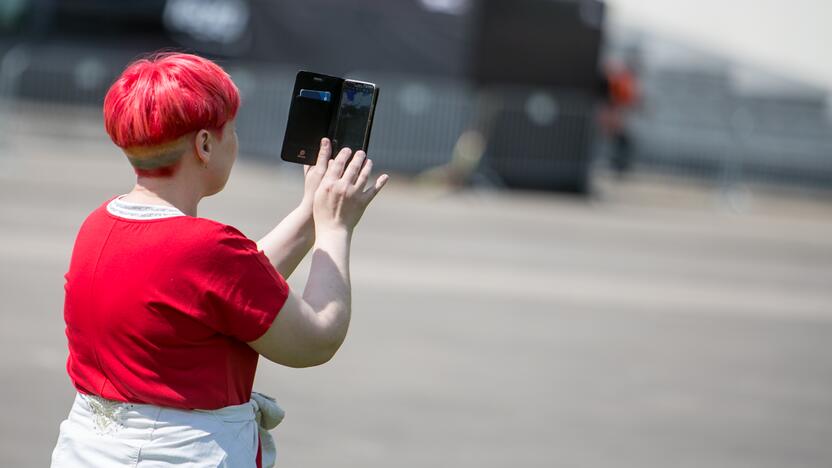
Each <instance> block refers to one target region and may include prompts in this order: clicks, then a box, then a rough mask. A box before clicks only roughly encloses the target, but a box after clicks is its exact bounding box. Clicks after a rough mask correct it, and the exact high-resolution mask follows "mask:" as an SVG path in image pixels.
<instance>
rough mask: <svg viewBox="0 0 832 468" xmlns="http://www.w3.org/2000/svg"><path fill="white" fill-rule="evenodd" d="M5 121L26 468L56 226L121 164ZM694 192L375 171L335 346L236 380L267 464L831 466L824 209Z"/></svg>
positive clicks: (96, 193)
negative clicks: (270, 420)
mask: <svg viewBox="0 0 832 468" xmlns="http://www.w3.org/2000/svg"><path fill="white" fill-rule="evenodd" d="M71 124H72V122H66V125H71ZM18 128H19V127H18ZM13 133H14V134H13V135H9V136H7V137H6V138H5V139H4V140H3V142H2V146H0V220H1V221H0V298H2V306H0V379H1V380H0V381H2V387H0V396H2V398H0V412H2V414H3V415H4V417H3V418H2V420H0V466H8V467H18V468H28V467H42V466H46V465H47V464H48V460H49V455H50V452H51V449H52V446H53V444H54V442H55V438H56V436H57V429H58V424H59V422H60V421H61V419H62V418H64V417H65V416H66V413H67V411H68V409H69V407H70V404H71V401H72V398H73V394H74V392H73V390H72V388H71V386H70V383H69V381H68V379H67V377H66V375H65V372H64V368H63V366H64V360H65V356H66V344H65V339H64V336H63V325H62V298H63V296H62V294H63V290H62V284H63V278H62V275H63V273H64V272H65V270H66V267H67V264H68V259H69V254H70V250H71V247H72V242H73V238H74V234H75V231H76V230H77V228H78V226H79V224H80V223H81V221H82V220H83V217H84V216H85V215H86V213H87V212H89V211H90V210H91V209H93V208H95V207H96V206H97V205H98V204H100V203H101V202H102V201H104V200H105V199H106V198H107V197H109V196H112V195H115V194H119V193H124V192H125V191H127V190H128V189H129V187H130V183H131V177H130V172H129V170H128V169H127V166H126V164H125V162H124V161H123V159H122V157H121V156H120V154H119V153H118V152H117V151H115V150H114V149H112V148H111V147H110V146H108V145H106V144H104V143H103V142H102V141H101V140H100V139H97V138H87V139H80V140H68V141H61V140H60V139H56V138H55V136H54V135H53V136H51V137H48V138H46V137H40V136H38V135H37V134H33V133H31V132H30V133H28V134H27V133H26V132H25V131H20V132H13ZM290 169H294V168H290ZM297 175H298V173H297V172H296V171H290V170H287V169H285V168H284V169H282V170H278V169H276V168H273V167H269V166H265V165H262V164H259V163H252V162H246V161H245V160H243V161H242V162H241V163H240V164H238V166H237V167H236V168H235V172H234V173H233V175H232V178H231V181H230V182H229V185H228V188H227V190H226V191H225V192H223V193H222V194H221V195H219V196H217V197H215V198H213V199H209V200H206V201H205V202H204V206H203V207H202V211H201V213H200V215H201V216H205V217H211V218H215V219H218V220H221V221H224V222H227V223H229V224H233V225H236V226H237V227H239V228H240V229H242V230H243V231H244V232H245V233H247V234H248V235H250V236H252V237H256V236H259V235H262V234H263V233H265V232H266V230H267V229H268V228H269V227H270V225H271V224H273V223H275V222H276V221H277V220H278V219H279V217H280V216H281V214H283V213H286V212H287V211H288V210H289V209H290V208H291V207H292V206H293V204H294V203H296V202H297V201H298V198H299V190H300V185H299V182H298V180H297ZM714 193H715V192H711V191H704V192H703V191H697V190H696V189H669V188H667V186H665V185H662V184H658V185H656V184H654V183H652V182H651V183H646V182H642V181H639V180H636V181H632V182H629V183H628V184H624V185H621V184H616V183H611V184H606V186H604V187H603V189H602V191H601V196H600V197H599V198H597V199H595V200H592V201H589V202H588V201H582V200H577V199H570V198H561V197H555V196H550V195H531V194H521V195H516V194H500V193H481V192H470V191H467V192H459V193H448V192H443V191H441V190H436V189H424V188H419V187H413V186H411V185H408V184H406V183H402V182H399V183H394V184H392V185H391V187H389V188H388V189H386V193H384V194H383V196H382V197H380V198H379V199H378V200H377V203H376V204H375V206H373V207H371V209H370V210H369V211H368V213H367V214H366V218H365V220H364V221H363V224H362V225H361V226H360V227H359V229H358V231H357V233H356V236H355V247H354V251H353V252H354V257H353V285H354V319H353V323H352V326H351V330H350V335H349V338H348V340H347V342H346V344H345V345H344V347H343V348H342V350H341V351H340V353H339V354H338V356H337V357H336V358H335V359H334V360H333V361H332V362H331V363H329V364H328V365H326V366H324V367H321V368H315V369H307V370H292V369H286V368H281V367H279V366H277V365H273V364H271V363H268V362H261V365H260V370H259V374H258V378H257V383H256V388H258V389H260V390H261V391H264V392H266V393H271V394H273V395H276V396H277V397H278V398H279V401H280V402H281V403H282V405H283V406H284V407H285V408H286V410H287V418H286V420H285V422H284V424H283V425H281V426H280V427H279V428H278V429H277V430H276V431H275V435H276V436H277V438H278V443H279V448H280V453H281V455H280V456H281V458H280V463H279V465H280V466H287V467H304V468H314V467H362V468H366V467H425V466H449V467H551V466H562V467H587V468H597V467H605V466H616V467H619V468H622V467H633V468H643V467H670V466H672V467H697V468H699V467H711V468H714V467H731V468H736V467H754V468H762V467H772V468H774V467H777V468H780V467H784V466H788V467H791V468H795V467H817V468H822V467H828V466H832V444H830V441H832V354H831V353H830V343H832V208H830V206H829V203H828V202H826V203H824V202H812V201H795V200H793V199H788V198H783V197H780V196H771V197H768V198H765V197H763V198H756V199H754V201H753V202H752V204H751V205H750V206H749V202H748V200H747V199H746V198H743V199H742V200H743V201H742V206H743V207H744V209H747V210H750V212H747V213H744V214H736V213H732V212H730V211H726V210H724V209H722V208H720V206H721V205H719V204H715V203H714V199H715V198H716V196H715V195H714ZM304 268H305V267H304ZM304 274H305V271H298V272H297V273H296V274H295V276H293V278H291V283H292V284H293V285H294V286H295V287H297V288H301V287H302V285H303V279H304Z"/></svg>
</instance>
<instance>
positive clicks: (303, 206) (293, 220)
mask: <svg viewBox="0 0 832 468" xmlns="http://www.w3.org/2000/svg"><path fill="white" fill-rule="evenodd" d="M331 153H332V149H331V147H330V142H329V139H327V138H324V139H323V140H321V149H320V151H319V153H318V162H319V164H316V165H315V166H304V177H305V181H304V190H303V200H301V202H300V205H298V207H297V208H295V209H294V210H292V212H291V213H289V215H288V216H286V217H285V218H283V221H281V222H280V224H278V225H277V226H275V227H274V229H272V230H271V231H270V232H269V233H268V234H266V235H265V236H263V238H262V239H260V240H259V241H257V248H258V249H259V250H262V251H263V253H264V254H266V257H267V258H268V259H269V262H271V264H272V265H274V267H275V269H276V270H277V271H279V272H280V274H281V275H282V276H283V277H284V278H288V277H289V276H291V275H292V273H293V272H294V271H295V268H297V267H298V264H300V262H301V260H303V257H305V256H306V254H307V253H308V252H309V249H310V248H312V245H313V243H314V242H315V223H314V221H313V218H312V204H313V200H314V197H315V190H317V189H318V186H319V185H320V184H321V180H322V179H323V176H324V174H325V173H326V163H327V161H328V160H329V158H330V155H331Z"/></svg>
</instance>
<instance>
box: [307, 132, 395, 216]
mask: <svg viewBox="0 0 832 468" xmlns="http://www.w3.org/2000/svg"><path fill="white" fill-rule="evenodd" d="M351 154H352V151H351V150H350V149H349V148H344V149H342V150H341V151H340V152H339V153H338V155H337V156H336V157H335V159H333V160H331V161H330V162H329V164H328V165H327V169H326V174H324V177H323V180H322V181H321V183H320V186H319V187H318V190H317V191H315V199H314V202H313V217H314V219H315V230H316V231H318V232H322V230H331V229H336V230H338V229H346V230H347V231H348V232H352V230H353V229H354V228H355V225H356V224H358V221H359V220H360V219H361V215H363V214H364V210H365V209H367V205H369V204H370V202H371V201H373V198H375V196H376V195H377V194H378V192H379V191H380V190H381V189H382V187H384V185H385V184H386V183H387V180H388V179H389V177H388V176H387V174H382V175H381V176H379V178H378V179H376V181H375V183H374V184H373V185H372V186H370V187H369V188H367V189H365V188H364V187H365V185H366V184H367V181H368V180H369V178H370V172H371V171H372V170H373V161H371V160H369V159H367V155H366V154H365V153H364V152H363V151H358V152H356V153H355V157H353V158H352V161H350V162H349V164H347V160H349V158H350V155H351Z"/></svg>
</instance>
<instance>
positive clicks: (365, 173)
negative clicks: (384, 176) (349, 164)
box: [355, 159, 373, 191]
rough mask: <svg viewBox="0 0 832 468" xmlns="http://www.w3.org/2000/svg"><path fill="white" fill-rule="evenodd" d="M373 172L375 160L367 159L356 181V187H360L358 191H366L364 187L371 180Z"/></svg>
mask: <svg viewBox="0 0 832 468" xmlns="http://www.w3.org/2000/svg"><path fill="white" fill-rule="evenodd" d="M371 172H373V160H372V159H367V162H365V163H364V167H362V168H361V172H359V173H358V178H356V179H355V186H356V187H358V190H362V191H363V190H364V186H365V185H367V181H368V180H369V179H370V173H371Z"/></svg>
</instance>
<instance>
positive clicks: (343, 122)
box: [335, 81, 375, 151]
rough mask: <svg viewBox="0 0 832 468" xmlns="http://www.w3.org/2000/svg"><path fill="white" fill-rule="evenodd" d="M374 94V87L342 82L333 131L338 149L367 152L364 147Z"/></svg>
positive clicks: (365, 84)
mask: <svg viewBox="0 0 832 468" xmlns="http://www.w3.org/2000/svg"><path fill="white" fill-rule="evenodd" d="M374 94H375V87H374V86H373V85H371V84H367V83H356V82H351V81H346V82H344V86H343V89H342V91H341V103H340V106H339V108H338V124H337V127H336V129H335V144H336V145H337V146H338V147H339V148H344V147H347V148H350V149H352V150H353V151H358V150H360V149H361V150H365V151H366V150H367V148H365V147H364V145H365V142H366V140H367V133H368V128H369V126H370V117H371V115H372V111H373V98H374Z"/></svg>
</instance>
